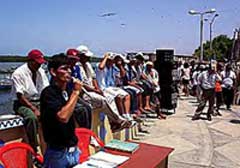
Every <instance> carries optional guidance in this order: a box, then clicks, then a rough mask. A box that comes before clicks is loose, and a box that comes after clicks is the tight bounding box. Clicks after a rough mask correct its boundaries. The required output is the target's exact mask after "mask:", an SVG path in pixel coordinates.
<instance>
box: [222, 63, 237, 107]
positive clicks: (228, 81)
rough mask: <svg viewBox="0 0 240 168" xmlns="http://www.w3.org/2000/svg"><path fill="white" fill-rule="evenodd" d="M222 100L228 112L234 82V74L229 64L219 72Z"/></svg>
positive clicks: (231, 100)
mask: <svg viewBox="0 0 240 168" xmlns="http://www.w3.org/2000/svg"><path fill="white" fill-rule="evenodd" d="M221 76H222V79H223V80H222V89H223V99H224V102H225V104H226V106H227V109H228V110H231V104H232V102H233V97H234V84H235V82H236V74H235V73H234V72H233V71H232V67H231V65H230V64H227V65H226V68H225V70H224V71H222V72H221Z"/></svg>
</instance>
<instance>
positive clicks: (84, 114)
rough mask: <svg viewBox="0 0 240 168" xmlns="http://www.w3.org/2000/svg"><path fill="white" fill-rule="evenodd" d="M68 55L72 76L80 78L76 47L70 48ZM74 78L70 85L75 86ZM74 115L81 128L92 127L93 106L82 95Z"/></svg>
mask: <svg viewBox="0 0 240 168" xmlns="http://www.w3.org/2000/svg"><path fill="white" fill-rule="evenodd" d="M66 54H67V57H68V58H69V65H70V68H71V70H72V74H71V76H74V77H75V78H77V79H79V78H81V76H80V73H79V69H78V68H79V66H75V65H76V63H77V62H78V61H79V52H78V50H76V49H68V50H67V53H66ZM72 82H73V79H72V81H71V82H69V83H68V87H70V88H72V87H73V83H72ZM73 115H74V116H75V119H76V121H77V123H78V126H79V127H81V128H88V129H91V128H92V107H91V105H90V104H88V103H87V102H86V101H85V100H83V98H82V97H79V99H78V102H77V105H76V107H75V110H74V113H73Z"/></svg>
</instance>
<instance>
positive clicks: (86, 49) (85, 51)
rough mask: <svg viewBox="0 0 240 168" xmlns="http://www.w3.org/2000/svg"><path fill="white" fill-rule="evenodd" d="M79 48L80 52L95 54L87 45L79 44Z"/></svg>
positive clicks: (87, 54) (89, 55)
mask: <svg viewBox="0 0 240 168" xmlns="http://www.w3.org/2000/svg"><path fill="white" fill-rule="evenodd" d="M77 50H78V51H79V54H84V55H85V56H87V57H92V56H93V53H92V52H91V51H90V50H89V48H88V47H87V46H85V45H80V46H78V47H77Z"/></svg>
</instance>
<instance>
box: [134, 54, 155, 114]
mask: <svg viewBox="0 0 240 168" xmlns="http://www.w3.org/2000/svg"><path fill="white" fill-rule="evenodd" d="M135 58H136V63H135V66H134V68H133V70H134V72H135V74H136V82H137V84H138V85H139V86H140V87H141V88H143V90H144V92H143V98H144V102H145V104H144V110H147V111H153V110H152V108H151V106H150V97H151V95H153V87H152V84H151V83H150V82H149V81H148V79H147V77H146V75H145V74H144V73H143V72H144V57H143V54H142V53H137V55H136V56H135Z"/></svg>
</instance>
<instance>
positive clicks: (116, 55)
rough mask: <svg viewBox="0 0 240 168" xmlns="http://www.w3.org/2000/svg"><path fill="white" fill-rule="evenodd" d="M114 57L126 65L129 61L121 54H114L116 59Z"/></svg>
mask: <svg viewBox="0 0 240 168" xmlns="http://www.w3.org/2000/svg"><path fill="white" fill-rule="evenodd" d="M116 57H120V58H121V59H122V60H123V62H125V63H126V64H128V63H129V62H130V61H129V60H128V59H127V58H126V57H124V56H123V55H122V54H115V57H114V58H116Z"/></svg>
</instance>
